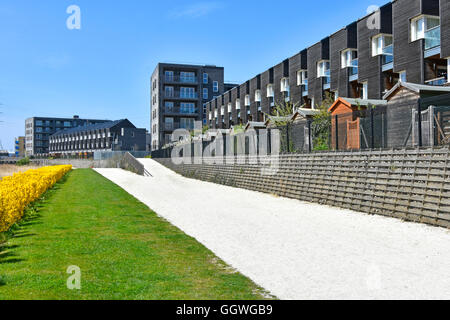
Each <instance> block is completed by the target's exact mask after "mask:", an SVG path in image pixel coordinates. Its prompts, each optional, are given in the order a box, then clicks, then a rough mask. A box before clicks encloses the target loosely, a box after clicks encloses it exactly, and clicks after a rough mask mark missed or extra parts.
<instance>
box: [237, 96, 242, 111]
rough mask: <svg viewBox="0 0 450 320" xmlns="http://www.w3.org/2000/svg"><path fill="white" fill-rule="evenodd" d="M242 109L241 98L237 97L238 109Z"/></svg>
mask: <svg viewBox="0 0 450 320" xmlns="http://www.w3.org/2000/svg"><path fill="white" fill-rule="evenodd" d="M240 109H241V100H240V99H236V110H240Z"/></svg>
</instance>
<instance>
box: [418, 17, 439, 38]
mask: <svg viewBox="0 0 450 320" xmlns="http://www.w3.org/2000/svg"><path fill="white" fill-rule="evenodd" d="M440 24H441V22H440V19H439V17H433V16H419V17H416V18H414V19H412V20H411V41H416V40H419V39H425V38H426V35H427V32H428V31H430V30H432V29H434V28H437V27H439V26H440Z"/></svg>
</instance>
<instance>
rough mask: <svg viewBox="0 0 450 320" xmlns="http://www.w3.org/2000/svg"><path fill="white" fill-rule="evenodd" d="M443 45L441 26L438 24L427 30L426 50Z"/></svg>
mask: <svg viewBox="0 0 450 320" xmlns="http://www.w3.org/2000/svg"><path fill="white" fill-rule="evenodd" d="M440 45H441V26H437V27H435V28H433V29H430V30H428V31H426V32H425V50H429V49H433V48H436V47H439V46H440Z"/></svg>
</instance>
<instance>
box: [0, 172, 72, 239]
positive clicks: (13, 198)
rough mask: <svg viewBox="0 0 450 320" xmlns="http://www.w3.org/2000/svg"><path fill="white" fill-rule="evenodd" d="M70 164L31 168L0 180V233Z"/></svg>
mask: <svg viewBox="0 0 450 320" xmlns="http://www.w3.org/2000/svg"><path fill="white" fill-rule="evenodd" d="M71 169H72V166H70V165H66V166H54V167H44V168H39V169H32V170H28V171H25V172H23V173H15V174H14V175H13V176H9V177H4V178H3V179H2V180H0V233H1V232H5V231H8V230H9V229H10V228H11V226H12V225H14V224H15V223H17V222H18V221H20V220H21V219H22V217H23V214H24V211H25V208H26V207H27V206H28V205H30V204H31V203H33V202H34V201H36V200H37V199H39V197H40V196H41V195H42V194H43V193H44V192H45V191H47V190H48V189H49V188H51V187H52V186H53V185H54V184H55V183H56V182H57V181H58V180H60V179H61V178H62V177H63V176H64V175H65V174H66V173H67V172H69V171H70V170H71Z"/></svg>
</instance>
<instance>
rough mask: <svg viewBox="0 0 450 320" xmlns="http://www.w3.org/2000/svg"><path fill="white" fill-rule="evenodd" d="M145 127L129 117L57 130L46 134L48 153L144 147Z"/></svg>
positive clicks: (143, 148)
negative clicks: (134, 122)
mask: <svg viewBox="0 0 450 320" xmlns="http://www.w3.org/2000/svg"><path fill="white" fill-rule="evenodd" d="M146 140H147V130H146V129H138V128H136V127H135V126H134V125H133V124H132V123H131V122H130V121H129V120H127V119H123V120H117V121H108V122H104V123H98V124H91V125H86V126H81V127H76V128H71V129H66V130H62V131H58V132H57V133H55V134H53V135H52V136H50V139H49V153H50V154H52V155H64V154H78V153H92V152H95V151H146V148H147V145H146Z"/></svg>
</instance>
